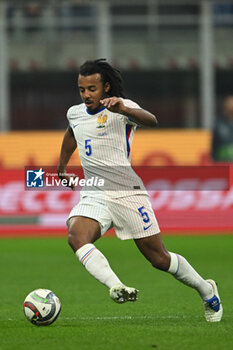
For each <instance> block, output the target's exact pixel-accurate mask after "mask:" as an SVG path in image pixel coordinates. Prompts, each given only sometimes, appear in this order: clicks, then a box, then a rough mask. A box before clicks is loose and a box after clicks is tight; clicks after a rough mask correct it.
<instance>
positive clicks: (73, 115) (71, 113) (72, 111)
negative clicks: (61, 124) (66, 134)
mask: <svg viewBox="0 0 233 350" xmlns="http://www.w3.org/2000/svg"><path fill="white" fill-rule="evenodd" d="M66 117H67V119H68V123H69V125H70V126H71V127H73V126H74V124H75V120H76V119H77V106H72V107H70V108H69V109H68V111H67V114H66Z"/></svg>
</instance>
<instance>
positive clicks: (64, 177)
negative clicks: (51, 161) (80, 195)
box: [57, 171, 77, 191]
mask: <svg viewBox="0 0 233 350" xmlns="http://www.w3.org/2000/svg"><path fill="white" fill-rule="evenodd" d="M57 175H58V177H59V179H61V180H66V181H67V187H70V188H71V189H72V191H74V190H75V185H74V183H73V181H71V180H74V179H75V178H76V177H77V176H74V175H69V174H67V173H66V172H61V171H58V172H57ZM69 183H71V184H70V185H69Z"/></svg>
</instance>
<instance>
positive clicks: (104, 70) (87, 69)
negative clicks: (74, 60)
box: [79, 58, 125, 97]
mask: <svg viewBox="0 0 233 350" xmlns="http://www.w3.org/2000/svg"><path fill="white" fill-rule="evenodd" d="M95 73H99V74H100V75H101V80H102V82H103V84H105V83H107V82H108V83H109V84H110V90H109V91H108V95H109V97H112V96H116V97H125V96H124V93H123V81H122V77H121V73H120V71H119V70H118V69H116V68H114V67H112V66H111V65H110V64H109V63H108V62H106V59H105V58H100V59H98V60H94V61H86V62H84V63H83V64H82V65H81V66H80V69H79V74H80V75H83V76H88V75H92V74H95Z"/></svg>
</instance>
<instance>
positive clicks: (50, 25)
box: [4, 0, 233, 130]
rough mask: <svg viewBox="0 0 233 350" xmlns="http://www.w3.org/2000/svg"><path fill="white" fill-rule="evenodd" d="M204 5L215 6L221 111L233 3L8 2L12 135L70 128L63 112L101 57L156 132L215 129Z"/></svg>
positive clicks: (231, 55) (229, 68) (227, 87)
mask: <svg viewBox="0 0 233 350" xmlns="http://www.w3.org/2000/svg"><path fill="white" fill-rule="evenodd" d="M204 2H206V3H211V16H212V17H211V18H212V34H213V35H214V52H213V55H214V57H213V59H214V69H215V71H216V92H217V100H216V106H217V107H218V104H219V103H220V102H221V99H222V97H223V96H224V95H226V94H230V93H232V86H231V85H232V84H231V81H232V79H233V50H232V37H233V3H232V1H230V0H228V1H225V0H224V1H220V0H219V1H211V0H210V1H208V0H207V1H198V0H186V1H185V0H133V1H130V2H125V1H123V0H114V1H113V0H109V1H105V0H96V1H94V0H93V1H92V0H66V1H65V0H64V1H59V2H57V1H54V0H50V1H49V0H48V1H38V0H31V1H26V0H25V1H14V0H9V1H6V2H5V8H4V11H5V13H4V15H5V17H6V21H5V23H6V33H7V42H8V62H9V69H10V110H11V113H10V115H11V120H10V129H12V130H22V129H25V130H30V129H42V130H43V129H63V128H65V126H66V120H65V114H66V110H67V109H68V107H69V106H70V105H72V104H75V103H77V102H79V101H80V100H79V97H78V91H77V87H76V80H77V72H78V67H79V65H80V64H81V63H82V62H83V61H85V60H86V59H93V58H97V57H106V58H108V59H109V60H110V61H111V62H112V63H113V64H114V65H115V66H117V67H119V68H120V69H121V70H122V72H123V76H124V78H125V88H126V93H127V94H128V96H129V97H131V98H133V99H136V100H137V101H138V102H139V103H140V104H141V105H142V106H143V107H145V108H148V109H150V110H151V111H152V112H154V113H155V114H156V115H158V116H159V122H160V123H159V127H161V128H165V127H169V128H181V127H184V128H197V127H206V126H207V127H212V125H211V121H208V120H207V122H206V123H205V122H203V118H202V117H201V115H202V114H203V111H201V108H202V103H201V100H200V99H201V96H200V89H201V87H200V85H201V82H200V81H201V77H200V72H201V65H202V60H203V56H202V54H201V53H200V50H201V48H200V45H201V35H202V33H201V12H202V5H201V4H202V3H204ZM205 90H206V89H205ZM210 93H211V91H210ZM204 98H205V99H208V97H204ZM207 102H208V101H207ZM206 113H207V114H208V113H209V114H211V113H212V112H211V111H209V112H208V111H207V112H206ZM206 118H207V119H208V117H206ZM212 121H213V118H212Z"/></svg>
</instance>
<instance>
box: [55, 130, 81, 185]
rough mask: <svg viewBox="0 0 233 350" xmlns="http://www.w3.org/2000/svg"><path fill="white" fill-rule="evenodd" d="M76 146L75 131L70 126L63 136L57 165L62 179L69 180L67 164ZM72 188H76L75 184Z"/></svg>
mask: <svg viewBox="0 0 233 350" xmlns="http://www.w3.org/2000/svg"><path fill="white" fill-rule="evenodd" d="M76 147H77V144H76V140H75V138H74V135H73V131H72V129H71V128H70V127H68V128H67V129H66V132H65V135H64V138H63V142H62V146H61V152H60V159H59V163H58V166H57V173H58V176H59V178H60V179H67V180H68V181H69V178H70V176H69V175H67V174H66V166H67V164H68V162H69V160H70V157H71V156H72V154H73V153H74V151H75V149H76ZM71 188H72V189H74V188H73V186H71Z"/></svg>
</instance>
